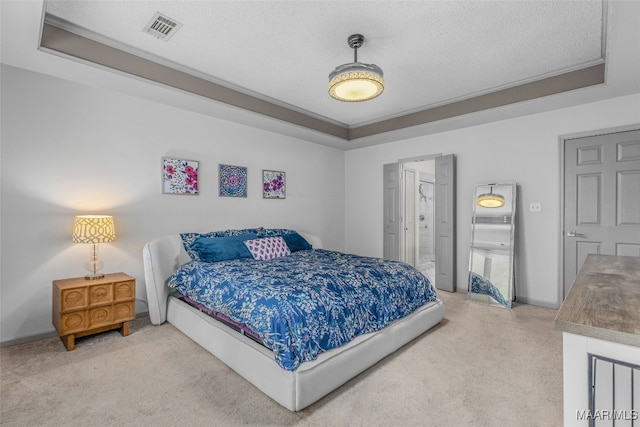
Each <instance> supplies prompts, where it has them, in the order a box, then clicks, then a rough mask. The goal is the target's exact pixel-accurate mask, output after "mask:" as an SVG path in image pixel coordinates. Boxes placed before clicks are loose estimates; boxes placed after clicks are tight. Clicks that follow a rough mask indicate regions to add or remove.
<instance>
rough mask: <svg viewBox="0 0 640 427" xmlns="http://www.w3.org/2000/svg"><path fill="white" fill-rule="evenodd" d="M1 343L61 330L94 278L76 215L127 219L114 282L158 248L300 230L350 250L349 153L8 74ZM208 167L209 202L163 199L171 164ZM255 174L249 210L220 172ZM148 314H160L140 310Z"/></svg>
mask: <svg viewBox="0 0 640 427" xmlns="http://www.w3.org/2000/svg"><path fill="white" fill-rule="evenodd" d="M1 72H2V87H1V90H2V105H1V109H2V110H1V111H2V124H1V135H0V136H1V143H2V146H1V151H0V153H1V193H0V194H1V197H2V199H1V202H2V207H1V221H0V236H1V238H2V241H1V252H0V253H1V254H2V260H1V267H0V295H1V298H0V299H1V312H0V323H1V336H0V339H1V341H8V340H13V339H16V338H23V337H28V336H30V335H37V334H41V333H46V332H51V331H53V325H52V323H51V281H52V280H54V279H60V278H67V277H78V276H83V275H84V274H85V273H86V271H85V270H84V267H83V265H84V263H85V262H86V261H87V260H88V258H89V248H88V246H86V245H80V244H73V243H71V229H72V224H73V218H74V216H75V215H76V214H84V213H105V214H111V215H113V216H114V219H115V221H116V232H117V240H116V241H115V242H113V243H110V244H102V245H101V246H100V251H101V259H102V260H103V261H104V263H105V269H104V270H105V272H117V271H124V272H126V273H128V274H130V275H132V276H134V277H135V278H136V279H137V298H138V299H140V300H145V299H146V295H145V292H144V278H143V270H142V258H141V250H142V246H143V245H144V243H145V242H146V241H147V240H149V239H151V238H154V237H156V236H160V235H164V234H169V233H177V232H185V231H210V230H218V229H226V228H236V227H254V226H267V227H291V228H297V229H300V230H305V231H309V232H311V233H314V234H317V235H319V236H320V237H321V238H322V239H323V241H324V244H325V246H326V247H327V248H332V249H337V250H342V249H343V242H344V200H345V197H344V153H343V152H342V151H341V150H336V149H332V148H327V147H324V146H320V145H317V144H311V143H308V142H305V141H301V140H297V139H294V138H290V137H286V136H281V135H278V134H274V133H269V132H266V131H261V130H257V129H254V128H251V127H247V126H242V125H238V124H234V123H231V122H227V121H223V120H219V119H215V118H212V117H209V116H206V115H201V114H196V113H192V112H188V111H185V110H182V109H178V108H173V107H170V106H167V105H162V104H158V103H154V102H149V101H145V100H142V99H139V98H134V97H129V96H126V95H123V94H120V93H115V92H111V91H108V90H101V89H96V88H91V87H86V86H81V85H78V84H75V83H72V82H68V81H63V80H60V79H57V78H53V77H48V76H44V75H41V74H37V73H33V72H30V71H26V70H23V69H18V68H14V67H10V66H5V65H3V66H2V70H1ZM165 155H171V156H180V157H184V158H187V159H193V160H199V161H200V176H199V179H200V195H199V196H177V195H166V194H161V184H160V179H161V170H160V162H161V157H162V156H165ZM219 163H225V164H232V165H240V166H246V167H248V197H247V198H246V199H245V198H241V199H238V198H225V197H218V195H217V191H218V181H217V180H218V172H217V168H218V164H219ZM262 169H273V170H281V171H285V172H286V179H287V194H286V199H285V200H264V199H262V192H261V180H262ZM136 309H137V311H138V312H144V311H146V310H147V309H146V305H145V304H144V303H143V302H141V301H138V302H137V304H136Z"/></svg>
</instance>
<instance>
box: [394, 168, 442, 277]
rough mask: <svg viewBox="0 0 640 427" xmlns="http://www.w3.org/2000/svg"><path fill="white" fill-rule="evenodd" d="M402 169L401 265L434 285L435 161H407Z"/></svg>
mask: <svg viewBox="0 0 640 427" xmlns="http://www.w3.org/2000/svg"><path fill="white" fill-rule="evenodd" d="M401 165H402V172H403V173H402V175H403V187H404V191H403V197H402V202H401V214H400V215H401V218H402V230H403V236H402V239H401V241H402V250H401V251H400V252H401V254H402V259H401V261H403V262H406V263H407V264H410V265H412V266H414V267H415V268H416V269H418V270H419V271H420V272H421V273H422V274H424V275H425V276H427V277H428V278H429V280H430V281H431V282H432V283H435V264H436V258H435V240H434V239H435V233H434V226H435V222H434V215H435V204H434V202H435V193H434V191H435V188H434V186H435V160H434V159H433V158H424V159H423V158H420V159H410V160H404V161H401Z"/></svg>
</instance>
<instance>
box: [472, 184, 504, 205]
mask: <svg viewBox="0 0 640 427" xmlns="http://www.w3.org/2000/svg"><path fill="white" fill-rule="evenodd" d="M476 203H477V204H478V206H482V207H483V208H501V207H503V206H504V197H503V196H502V195H500V194H494V193H493V187H492V188H491V190H490V191H489V192H488V193H485V194H481V195H479V196H478V198H477V199H476Z"/></svg>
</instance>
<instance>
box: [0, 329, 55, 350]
mask: <svg viewBox="0 0 640 427" xmlns="http://www.w3.org/2000/svg"><path fill="white" fill-rule="evenodd" d="M57 336H58V334H57V333H56V331H55V329H54V330H52V331H49V332H42V333H39V334H33V335H27V336H24V337H20V338H14V339H12V340H8V341H3V342H0V348H4V347H11V346H14V345H18V344H25V343H28V342H32V341H40V340H44V339H48V338H54V337H57Z"/></svg>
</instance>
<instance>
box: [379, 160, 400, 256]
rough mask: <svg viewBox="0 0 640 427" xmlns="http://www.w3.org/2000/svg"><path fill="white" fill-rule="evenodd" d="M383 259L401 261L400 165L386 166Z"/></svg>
mask: <svg viewBox="0 0 640 427" xmlns="http://www.w3.org/2000/svg"><path fill="white" fill-rule="evenodd" d="M383 174H384V183H383V188H384V195H383V205H384V208H383V209H384V211H383V233H384V244H383V247H384V249H383V255H382V256H383V257H384V258H385V259H393V260H397V261H399V260H400V225H401V224H400V165H399V164H398V163H391V164H388V165H384V167H383Z"/></svg>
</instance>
